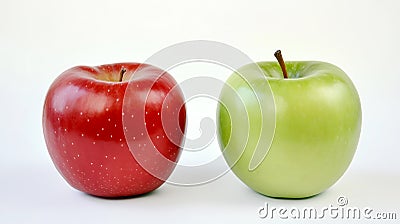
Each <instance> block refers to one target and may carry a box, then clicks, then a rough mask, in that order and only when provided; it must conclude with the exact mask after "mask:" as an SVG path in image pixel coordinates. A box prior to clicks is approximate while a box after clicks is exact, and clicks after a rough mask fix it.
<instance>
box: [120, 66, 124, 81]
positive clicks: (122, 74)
mask: <svg viewBox="0 0 400 224" xmlns="http://www.w3.org/2000/svg"><path fill="white" fill-rule="evenodd" d="M125 72H126V68H124V67H122V68H121V71H120V72H119V81H120V82H122V78H123V77H124V74H125Z"/></svg>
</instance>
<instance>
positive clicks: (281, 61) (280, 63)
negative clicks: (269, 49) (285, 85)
mask: <svg viewBox="0 0 400 224" xmlns="http://www.w3.org/2000/svg"><path fill="white" fill-rule="evenodd" d="M274 56H275V57H276V59H277V60H278V63H279V65H280V66H281V69H282V73H283V78H285V79H287V78H288V74H287V71H286V65H285V61H284V60H283V57H282V52H281V50H277V51H276V52H275V54H274Z"/></svg>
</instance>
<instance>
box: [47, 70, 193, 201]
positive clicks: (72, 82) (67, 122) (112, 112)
mask: <svg viewBox="0 0 400 224" xmlns="http://www.w3.org/2000/svg"><path fill="white" fill-rule="evenodd" d="M139 66H141V68H146V69H147V70H146V72H145V74H144V73H143V72H141V74H140V75H138V77H135V78H134V79H133V80H132V81H129V79H130V78H131V76H132V75H135V74H134V71H135V70H136V69H137V68H138V67H139ZM122 69H125V71H126V72H125V74H124V76H123V80H122V81H120V80H119V78H120V72H121V70H122ZM160 74H162V75H160ZM128 83H131V85H135V86H138V87H139V86H146V85H143V84H144V83H153V85H152V87H151V89H149V88H140V87H139V88H137V90H135V93H136V94H137V95H144V94H148V96H147V98H146V97H137V96H136V95H135V96H133V97H136V98H135V99H131V100H126V102H125V104H126V105H123V103H124V102H123V101H124V96H125V92H126V91H127V87H128ZM176 85H177V84H176V82H175V80H174V79H173V77H172V76H171V75H169V74H168V73H166V72H163V71H162V70H160V69H158V68H156V67H154V66H151V65H146V64H138V63H119V64H110V65H101V66H97V67H87V66H78V67H74V68H71V69H69V70H67V71H65V72H64V73H62V74H61V75H60V76H59V77H58V78H57V79H56V80H55V81H54V82H53V84H52V85H51V87H50V89H49V90H48V93H47V96H46V99H45V103H44V108H43V117H42V122H43V132H44V137H45V141H46V145H47V148H48V152H49V154H50V156H51V159H52V160H53V163H54V165H55V166H56V168H57V170H58V171H59V172H60V174H61V175H62V176H63V177H64V179H65V180H66V181H67V182H68V183H69V184H70V185H71V186H72V187H74V188H76V189H78V190H80V191H82V192H85V193H88V194H91V195H95V196H100V197H125V196H134V195H140V194H144V193H147V192H150V191H153V190H154V189H156V188H158V187H159V186H160V185H162V184H163V183H164V182H165V180H166V179H167V178H168V176H169V175H170V174H171V172H172V171H173V170H174V167H175V166H174V162H176V161H177V160H178V158H179V155H180V151H181V148H180V147H181V145H180V144H178V145H177V144H174V143H176V142H179V143H181V144H182V141H183V133H184V131H185V125H186V109H185V106H184V97H183V94H182V92H181V90H180V88H179V87H178V88H176V87H175V86H176ZM147 86H148V85H147ZM173 87H175V88H173ZM171 89H173V91H174V92H173V93H171V92H170V91H171ZM168 93H169V94H170V95H171V94H172V95H171V96H173V97H171V98H169V99H170V100H169V101H168V102H164V101H165V96H166V95H167V94H168ZM144 96H146V95H144ZM163 103H164V104H165V103H166V105H168V106H169V108H170V109H174V110H170V111H177V110H179V113H175V112H173V113H170V112H169V111H162V110H165V109H162V106H163ZM123 109H124V111H123ZM143 110H145V111H146V114H145V115H142V116H136V115H137V113H140V112H143ZM162 112H163V115H165V118H167V119H163V120H166V121H161V116H160V114H161V113H162ZM124 116H130V117H128V118H129V119H126V121H125V123H124V119H123V117H124ZM140 117H142V118H140ZM143 117H144V118H145V122H147V124H151V125H146V129H147V134H146V133H145V134H144V136H146V135H148V137H150V138H147V139H146V138H145V137H143V136H140V135H139V136H138V137H137V138H136V140H135V141H138V142H142V145H143V147H142V148H133V149H132V148H131V149H130V148H129V147H128V145H129V144H128V142H127V139H126V137H125V136H126V134H125V133H124V127H125V129H127V128H129V129H130V130H134V129H135V128H136V127H139V126H140V125H139V124H141V125H142V126H143V122H144V121H143ZM127 121H129V122H127ZM162 122H170V123H169V124H168V125H170V126H174V125H175V126H176V130H178V129H179V131H176V133H173V136H175V137H174V138H175V139H170V138H167V137H166V136H165V135H166V133H165V132H164V129H163V125H162ZM123 126H124V127H123ZM175 126H174V127H175ZM136 129H137V128H136ZM160 136H163V137H162V138H160ZM148 139H150V140H151V141H152V142H148ZM130 141H132V139H130ZM146 143H147V146H146ZM153 144H154V147H155V148H156V149H157V150H158V152H160V153H161V154H162V155H163V156H164V157H165V158H167V159H168V160H169V161H171V163H165V162H163V161H162V159H161V158H160V157H157V156H153V157H152V158H151V159H152V161H151V162H152V163H153V164H154V168H155V169H154V170H153V171H152V172H157V171H159V172H158V173H149V172H148V171H147V170H148V169H147V170H146V169H144V168H143V167H142V166H141V164H139V163H138V162H137V160H136V159H135V158H136V157H134V155H133V153H132V152H135V150H136V151H137V150H147V151H149V150H148V149H147V148H148V147H153ZM145 146H146V147H147V148H146V147H145ZM157 150H156V151H157ZM165 158H164V159H165ZM154 174H155V175H154ZM156 176H157V177H156Z"/></svg>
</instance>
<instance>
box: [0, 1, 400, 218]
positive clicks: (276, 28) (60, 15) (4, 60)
mask: <svg viewBox="0 0 400 224" xmlns="http://www.w3.org/2000/svg"><path fill="white" fill-rule="evenodd" d="M236 2H238V3H236ZM399 11H400V3H399V1H396V0H379V1H378V0H362V1H361V0H354V1H348V0H331V1H317V0H316V1H311V0H307V1H296V0H292V1H289V0H282V1H278V0H276V1H265V0H264V1H242V2H239V1H228V0H224V1H212V0H202V1H182V2H180V1H177V0H173V1H159V2H158V1H152V0H151V1H149V0H142V1H129V0H126V1H122V0H108V1H106V0H89V1H83V0H79V1H78V0H68V1H51V0H36V1H28V0H3V1H1V4H0V73H1V79H2V80H1V87H0V102H1V109H0V115H1V116H0V120H1V123H0V124H1V129H0V140H1V154H0V180H1V182H0V194H1V198H0V222H1V223H56V222H57V223H72V222H76V223H84V222H90V223H95V222H96V223H106V222H109V223H111V222H112V223H117V221H118V222H119V223H140V222H141V221H146V220H147V221H146V222H158V223H161V222H168V223H169V222H176V223H192V222H196V223H203V222H209V223H214V222H219V223H221V222H224V223H245V222H246V223H254V222H260V223H267V222H270V220H262V219H259V218H258V216H257V211H258V208H259V207H260V206H263V205H264V203H266V202H268V203H269V204H270V205H271V206H275V207H280V206H284V207H287V208H290V207H293V206H296V207H299V208H302V207H304V206H315V207H316V208H321V207H323V206H329V205H331V204H332V205H336V199H337V198H338V197H339V196H346V197H347V198H348V200H349V205H351V206H354V207H360V208H363V207H370V208H373V209H374V210H375V211H386V212H397V217H398V220H397V222H398V221H399V219H400V209H399V200H400V193H399V188H400V165H399V164H400V163H399V157H400V152H399V147H398V142H399V141H398V139H399V133H400V128H399V126H400V118H399V117H400V106H399V99H400V91H399V90H398V86H399V85H400V66H399V59H400V58H399V57H400V56H399V52H400V44H399V40H400V13H399ZM197 39H207V40H214V41H220V42H223V43H226V44H229V45H232V46H234V47H236V48H238V49H240V50H242V51H243V52H245V53H246V54H247V55H249V56H250V57H251V58H253V59H254V60H255V61H260V60H274V58H273V52H274V51H275V50H276V49H281V50H282V51H283V54H284V57H285V58H286V60H321V61H327V62H330V63H333V64H336V65H337V66H339V67H341V68H342V69H343V70H344V71H345V72H346V73H347V74H348V75H349V76H350V77H351V79H352V80H353V82H354V84H355V85H356V87H357V89H358V91H359V94H360V97H361V103H362V109H363V125H362V133H361V138H360V143H359V146H358V149H357V153H356V155H355V157H354V160H353V162H352V164H351V166H350V168H349V169H348V171H347V172H346V173H345V175H344V176H343V177H342V178H341V179H340V180H339V181H338V182H337V183H336V184H335V185H334V186H333V187H331V188H330V189H329V190H327V191H326V192H324V193H322V194H320V195H318V196H316V197H313V198H310V199H305V200H279V199H271V198H268V197H264V196H262V195H259V194H257V193H255V192H253V191H252V190H250V189H249V188H247V187H246V186H245V185H244V184H242V183H241V182H240V181H239V180H238V179H237V178H236V177H235V176H234V175H233V174H232V173H229V174H227V175H225V176H224V177H222V178H220V179H218V180H217V181H215V182H212V183H210V184H207V185H202V186H197V187H177V186H172V185H168V184H166V185H163V186H162V187H161V188H160V189H158V190H156V191H155V192H154V193H151V194H149V195H146V196H143V197H137V198H131V199H125V200H106V199H99V198H95V197H91V196H87V195H85V194H82V193H80V192H78V191H76V190H73V189H72V188H70V187H69V186H68V185H67V184H66V182H65V181H64V180H63V179H62V178H61V176H60V175H59V174H58V173H57V171H56V169H55V168H54V166H53V164H52V163H51V160H50V157H49V156H48V154H47V150H46V147H45V144H44V139H43V135H42V128H41V113H42V106H43V102H44V97H45V94H46V92H47V89H48V87H49V86H50V84H51V82H52V81H53V80H54V79H55V78H56V77H57V76H58V75H59V74H60V73H61V72H63V71H64V70H66V69H68V68H70V67H72V66H75V65H100V64H104V63H114V62H123V61H137V62H142V61H145V60H146V59H147V58H148V57H150V56H151V55H152V54H154V53H156V52H157V51H158V50H160V49H162V48H164V47H167V46H169V45H172V44H176V43H179V42H182V41H188V40H197ZM191 75H193V76H195V75H197V74H196V73H193V74H187V76H184V75H182V76H179V75H177V80H178V81H182V80H184V79H185V78H188V77H190V76H191ZM218 78H220V79H222V80H224V79H225V78H227V76H221V77H218ZM198 103H201V102H198ZM192 106H196V102H193V103H192ZM200 108H203V110H204V111H202V112H203V113H204V114H205V115H207V116H208V115H210V116H212V115H213V114H214V111H213V110H214V108H213V107H209V108H207V107H203V106H202V107H200ZM200 114H201V113H200ZM196 116H197V117H196ZM196 116H192V117H190V114H189V126H188V128H189V130H188V131H189V132H190V133H194V135H195V133H196V132H198V128H199V123H198V122H197V120H196V119H199V117H198V116H201V115H199V114H197V115H196ZM196 122H197V123H196ZM207 150H209V151H213V152H218V148H217V145H215V144H214V145H211V146H210V148H208V149H207ZM199 159H202V157H199ZM274 221H275V222H278V221H282V220H279V219H275V220H274ZM287 221H292V222H295V221H296V220H287ZM320 221H321V220H320ZM345 221H348V220H332V219H328V220H325V223H326V222H335V223H340V222H345ZM303 222H307V223H310V222H311V221H307V220H303ZM365 222H366V223H368V222H367V221H365ZM395 222H396V221H392V223H395ZM371 223H389V222H385V221H381V222H378V221H377V220H374V222H371Z"/></svg>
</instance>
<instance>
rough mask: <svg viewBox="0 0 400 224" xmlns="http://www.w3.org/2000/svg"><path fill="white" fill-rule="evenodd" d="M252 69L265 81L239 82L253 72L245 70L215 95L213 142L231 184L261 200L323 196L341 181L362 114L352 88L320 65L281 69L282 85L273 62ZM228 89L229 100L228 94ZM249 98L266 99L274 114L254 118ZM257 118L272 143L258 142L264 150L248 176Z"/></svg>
mask: <svg viewBox="0 0 400 224" xmlns="http://www.w3.org/2000/svg"><path fill="white" fill-rule="evenodd" d="M256 64H257V65H258V66H259V68H260V69H261V70H262V72H263V73H264V75H265V77H260V78H258V79H253V80H250V81H249V82H246V81H248V80H246V76H249V75H251V74H253V73H255V71H254V67H256V66H254V64H253V65H251V64H250V65H246V66H243V67H242V68H240V69H239V70H238V71H237V72H238V73H239V74H241V75H242V76H240V75H239V74H238V73H234V74H233V75H232V76H230V77H229V78H228V80H227V82H226V84H227V85H226V86H225V87H224V88H223V89H222V91H221V95H220V100H221V103H223V104H221V103H220V104H219V107H218V109H217V119H218V122H219V123H218V137H219V143H220V146H221V148H222V150H224V151H223V154H224V157H225V160H226V162H227V163H228V165H229V166H230V167H232V171H233V172H234V173H235V175H236V176H237V177H239V179H241V180H242V181H243V182H244V183H245V184H246V185H248V186H249V187H250V188H252V189H253V190H255V191H257V192H259V193H261V194H263V195H267V196H270V197H277V198H305V197H310V196H313V195H316V194H319V193H320V192H323V191H324V190H326V189H327V188H329V187H330V186H332V185H333V184H334V183H335V182H336V181H337V180H338V179H339V178H340V177H341V176H342V175H343V174H344V172H345V171H346V169H347V168H348V166H349V165H350V162H351V160H352V158H353V156H354V154H355V151H356V148H357V144H358V140H359V136H360V131H361V117H362V114H361V104H360V99H359V96H358V93H357V90H356V88H355V87H354V85H353V83H352V82H351V80H350V79H349V77H348V76H347V75H346V74H345V73H344V72H343V71H342V70H341V69H339V68H338V67H336V66H334V65H332V64H329V63H325V62H318V61H302V62H301V61H300V62H286V67H287V71H288V78H287V79H284V77H283V75H282V71H281V68H280V66H279V64H278V63H277V62H258V63H256ZM268 84H269V85H270V88H271V89H270V90H269V89H268V88H269V87H268ZM228 86H230V87H231V88H233V90H234V91H236V93H237V97H234V96H232V94H229V91H227V88H228ZM271 92H272V96H271ZM257 97H267V98H268V97H273V98H272V102H273V103H272V104H271V105H267V107H271V108H273V107H275V108H274V109H271V110H263V111H262V112H261V110H260V109H259V105H258V101H257ZM239 101H242V102H244V107H245V108H244V109H245V110H244V109H243V108H240V106H238V105H241V103H240V102H239ZM273 104H274V105H273ZM223 105H224V106H223ZM246 110H247V112H246ZM233 116H235V117H242V118H248V120H249V125H250V126H249V132H246V129H244V128H237V127H238V126H239V127H240V125H241V123H240V122H242V123H243V121H242V120H243V119H231V117H233ZM262 119H264V123H268V122H270V123H271V122H275V130H274V134H273V137H272V143H271V142H266V141H264V140H263V139H260V142H259V144H262V145H261V147H269V146H270V147H269V151H268V154H267V155H266V157H264V159H263V160H262V162H261V163H260V164H259V165H258V166H257V167H256V168H255V169H253V170H251V169H249V164H250V161H251V158H252V155H253V153H254V151H255V145H257V142H258V137H259V136H260V130H261V129H262V128H263V127H260V126H261V123H262ZM274 119H275V121H274ZM235 126H236V128H235ZM231 129H232V130H231ZM243 135H245V136H247V135H248V142H247V143H246V142H238V140H237V139H243V138H240V136H243ZM229 141H232V142H229ZM235 141H236V142H235ZM240 145H244V146H245V148H244V147H241V146H240ZM241 153H242V154H241ZM240 154H241V156H239V155H240Z"/></svg>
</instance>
